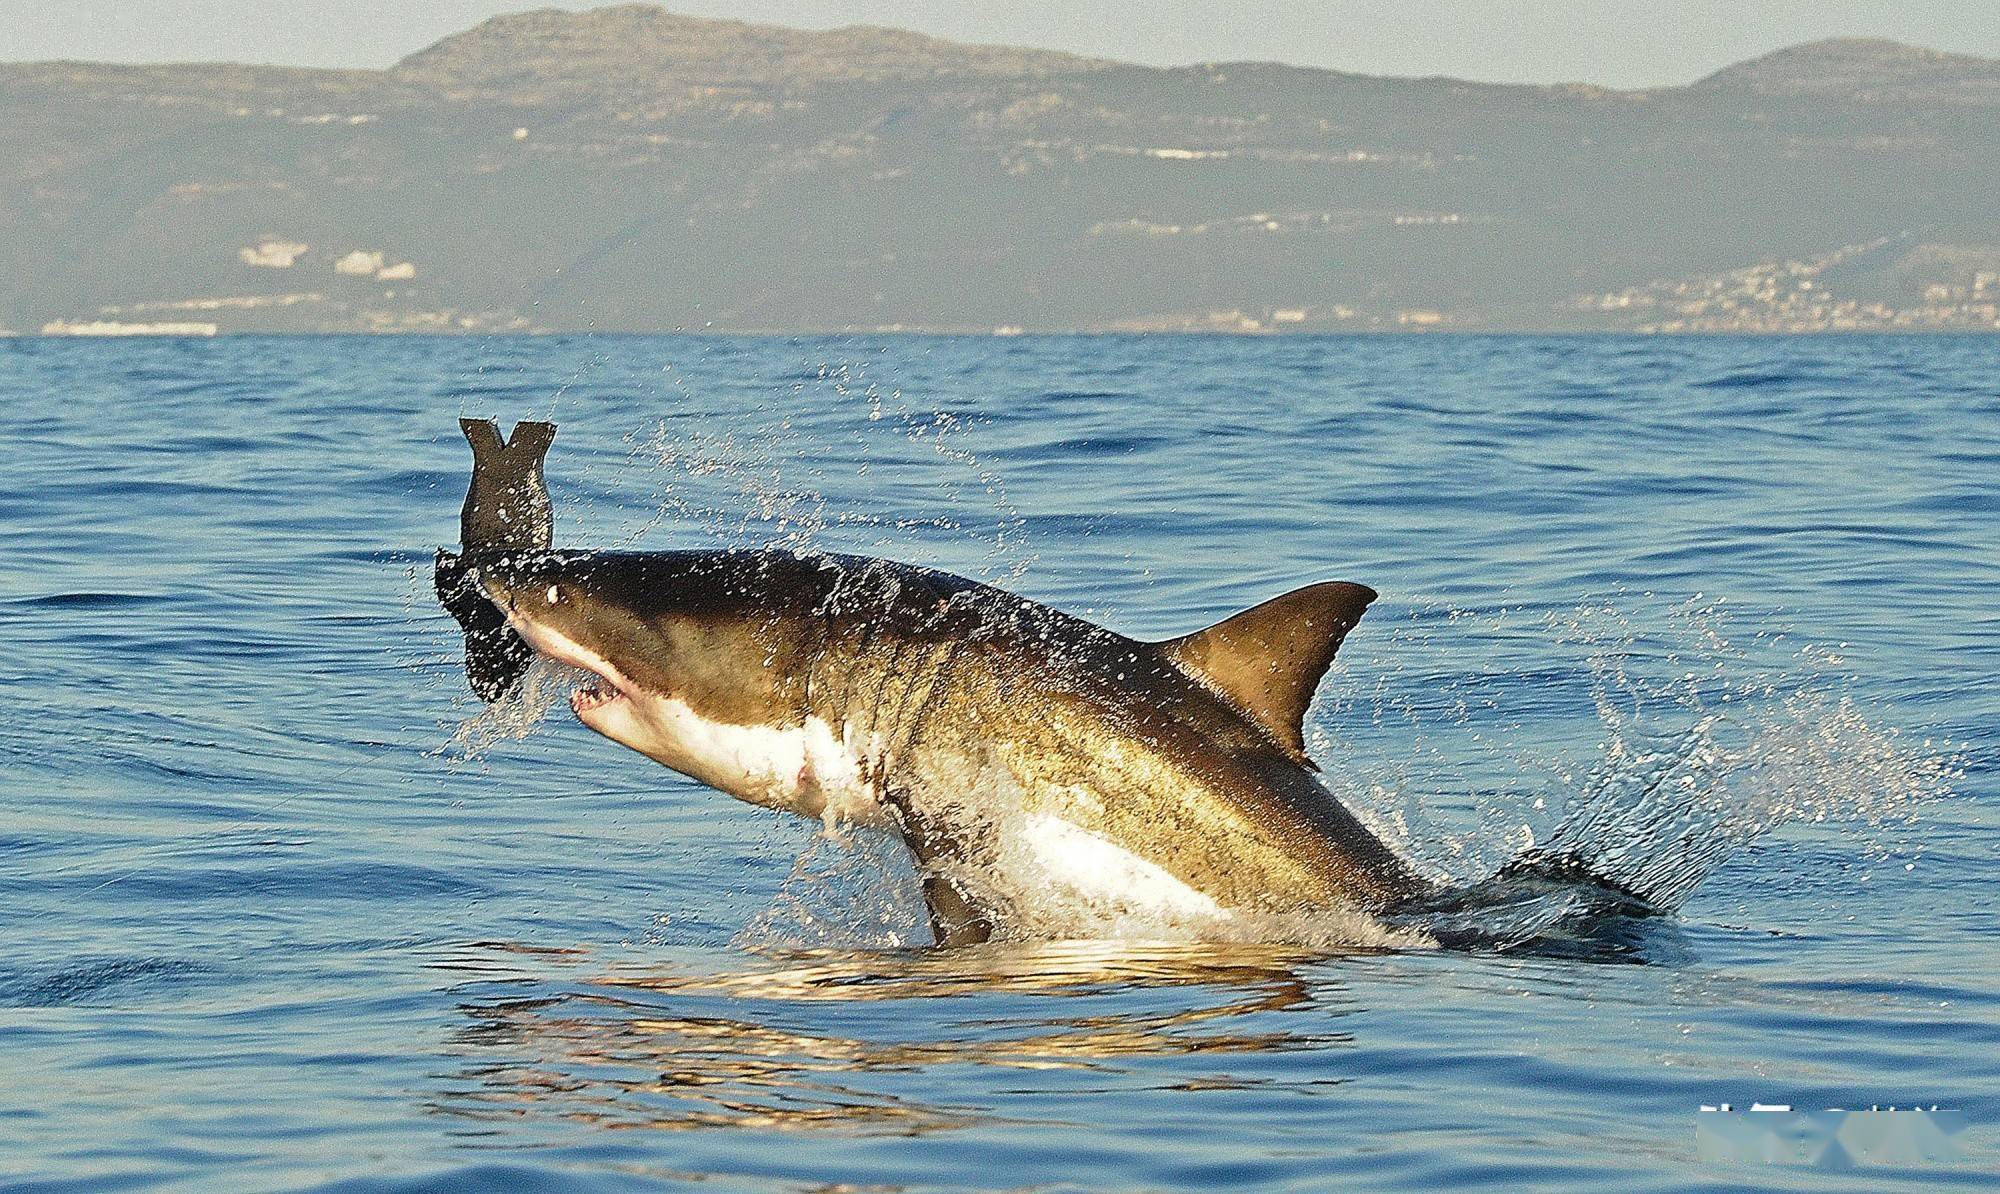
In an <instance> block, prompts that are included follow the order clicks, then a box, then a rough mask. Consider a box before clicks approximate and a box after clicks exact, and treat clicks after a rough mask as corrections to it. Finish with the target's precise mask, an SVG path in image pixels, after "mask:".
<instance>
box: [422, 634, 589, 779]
mask: <svg viewBox="0 0 2000 1194" xmlns="http://www.w3.org/2000/svg"><path fill="white" fill-rule="evenodd" d="M592 678H593V677H592V676H591V674H590V673H589V672H586V671H584V670H582V669H581V668H573V667H567V666H565V665H563V664H559V663H552V662H550V661H549V660H547V659H543V658H541V657H539V656H538V657H536V659H535V661H534V662H533V663H530V664H529V665H528V670H527V671H525V672H523V673H522V675H521V682H520V683H519V684H517V685H515V686H514V689H513V690H512V691H511V692H509V693H508V694H507V695H506V696H504V697H501V698H500V699H499V700H497V701H494V702H492V703H491V704H488V705H486V706H484V707H483V708H481V709H480V710H479V711H478V712H477V713H475V714H473V715H472V716H471V717H468V718H466V719H465V720H464V721H462V722H460V723H459V725H458V728H457V729H455V730H453V731H452V735H451V739H450V741H449V742H447V743H446V744H445V753H446V755H447V756H449V757H453V758H457V759H459V760H470V759H476V758H479V757H480V756H482V755H484V754H485V753H486V752H487V751H489V750H491V749H493V747H495V746H496V745H498V744H500V743H502V742H515V741H519V740H521V739H524V738H526V737H528V735H530V734H532V733H534V731H535V727H537V726H539V725H540V724H541V723H542V720H543V719H544V718H546V717H547V716H548V715H549V713H550V711H551V710H553V709H556V708H557V707H559V706H560V707H562V708H568V706H569V694H570V690H571V689H573V688H575V687H576V686H577V685H579V684H581V683H584V682H586V681H587V680H590V679H592Z"/></svg>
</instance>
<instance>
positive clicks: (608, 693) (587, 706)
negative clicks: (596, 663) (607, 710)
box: [569, 675, 625, 717]
mask: <svg viewBox="0 0 2000 1194" xmlns="http://www.w3.org/2000/svg"><path fill="white" fill-rule="evenodd" d="M624 699H625V694H624V693H623V692H622V691H620V690H619V688H618V686H617V685H616V684H613V683H612V682H611V681H609V680H606V679H605V678H604V677H602V676H596V675H593V676H591V677H590V678H589V679H588V680H585V681H583V682H582V683H581V684H578V685H577V686H576V687H575V688H573V689H571V690H570V694H569V707H570V708H571V709H572V710H574V711H575V712H576V714H577V716H579V717H581V716H582V715H583V714H585V713H588V712H590V711H591V710H592V709H602V708H603V707H604V706H606V705H609V704H611V703H612V702H614V701H622V700H624Z"/></svg>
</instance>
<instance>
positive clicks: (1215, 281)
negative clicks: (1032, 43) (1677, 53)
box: [0, 5, 2000, 332]
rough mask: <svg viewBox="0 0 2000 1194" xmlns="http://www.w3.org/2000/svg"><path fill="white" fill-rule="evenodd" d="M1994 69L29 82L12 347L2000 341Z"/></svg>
mask: <svg viewBox="0 0 2000 1194" xmlns="http://www.w3.org/2000/svg"><path fill="white" fill-rule="evenodd" d="M1997 118H2000V62H1996V61H1993V60H1988V59H1981V58H1970V57H1965V56H1960V55H1950V54H1940V53H1935V52H1932V51H1928V50H1922V49H1917V48H1914V47H1909V46H1902V45H1898V44H1896V43H1893V42H1881V41H1829V42H1818V43H1813V44H1811V45H1805V46H1797V47H1793V48H1791V49H1787V50H1782V51H1779V52H1778V53H1775V54H1770V55H1766V56H1765V57H1762V58H1758V59H1755V60H1753V61H1750V62H1746V63H1741V64H1738V65H1736V66H1732V67H1729V68H1727V69H1725V70H1722V71H1719V72H1717V73H1716V74H1714V75H1711V76H1710V77H1708V78H1706V79H1703V80H1701V81H1699V82H1696V83H1693V84H1691V85H1689V86H1686V87H1679V88H1666V89H1656V90H1649V91H1630V92H1624V91H1612V90H1607V89H1603V88H1596V87H1582V86H1570V87H1520V86H1499V85H1492V84H1482V83H1469V82H1463V81H1458V80H1451V79H1389V78H1373V77H1368V76H1361V75H1351V74H1343V73H1339V72H1333V71H1322V70H1307V69H1301V68H1296V67H1288V66H1280V65H1275V64H1270V63H1219V64H1205V65H1199V66H1190V67H1181V68H1175V69H1166V70H1161V69H1153V68H1148V67H1139V66H1131V65H1124V64H1119V63H1110V62H1102V61H1096V60H1091V59H1085V58H1078V57H1074V56H1071V55H1066V54H1059V53H1052V52H1047V51H1040V50H1028V49H1013V48H1005V47H991V46H968V45H960V44H956V43H952V42H946V41H940V40H938V39H935V38H929V37H924V36H920V35H918V34H914V33H907V32H902V31H897V30H890V29H876V28H852V29H841V30H833V31H829V32H817V33H815V32H803V31H799V30H792V29H781V28H776V27H771V26H759V25H749V24H744V23H741V22H735V21H710V20H699V19H695V18H690V17H681V16H675V15H673V14H671V13H668V12H665V11H663V10H661V9H657V8H653V7H649V6H644V5H629V6H624V7H618V8H608V9H599V10H597V11H595V12H589V13H571V12H563V11H556V10H543V11H539V12H530V13H522V14H518V15H513V16H504V17H496V18H494V19H492V20H490V21H487V22H485V23H483V24H481V25H479V26H478V27H476V28H474V29H471V30H468V31H466V32H464V33H460V34H457V35H454V36H452V37H448V38H446V39H444V40H443V41H441V42H439V43H437V44H436V45H434V46H431V47H429V48H428V49H424V50H421V51H419V52H417V53H414V54H412V55H411V56H410V57H408V58H406V59H404V60H403V61H402V62H400V63H398V64H397V65H396V66H394V67H392V68H391V69H389V70H386V71H322V70H302V69H287V68H277V67H249V66H215V65H180V66H109V65H96V64H88V63H67V62H65V63H35V64H26V65H0V327H11V328H13V329H14V330H16V331H26V332H33V331H38V330H42V329H44V328H48V329H49V330H52V331H64V330H84V331H99V332H102V331H116V330H121V329H122V330H130V329H132V328H134V327H145V326H149V325H163V324H171V325H188V327H190V328H191V329H193V330H206V329H207V328H208V327H210V326H213V327H214V328H216V329H218V330H221V331H233V330H250V329H298V330H325V331H336V330H338V331H351V330H359V331H399V330H417V331H425V330H437V331H472V330H480V331H485V330H542V329H573V328H606V329H632V330H651V329H671V328H691V329H714V330H802V331H819V330H840V329H861V328H911V329H918V328H922V329H944V330H974V331H992V330H994V329H996V328H997V329H1009V330H1011V329H1013V328H1022V329H1028V330H1035V329H1064V328H1081V329H1120V328H1129V329H1175V328H1201V329H1219V330H1236V331H1267V330H1279V331H1284V330H1330V329H1376V328H1387V329H1406V330H1426V329H1439V328H1444V329H1450V328H1524V329H1534V328H1641V327H1643V328H1652V329H1655V330H1700V329H1738V330H1801V329H1811V328H1857V329H1860V328H1898V327H1900V328H1924V327H1952V328H1985V329H1991V328H1993V327H1995V326H1996V324H2000V309H1996V303H2000V268H1996V266H2000V212H1996V209H1995V205H1994V202H1993V196H1994V195H1995V194H2000V119H1997Z"/></svg>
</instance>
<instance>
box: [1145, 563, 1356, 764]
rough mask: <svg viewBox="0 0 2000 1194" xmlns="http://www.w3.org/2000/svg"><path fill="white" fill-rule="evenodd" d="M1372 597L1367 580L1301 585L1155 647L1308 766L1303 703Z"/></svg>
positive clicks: (1317, 685)
mask: <svg viewBox="0 0 2000 1194" xmlns="http://www.w3.org/2000/svg"><path fill="white" fill-rule="evenodd" d="M1373 600H1375V590H1373V589H1371V588H1369V587H1368V586H1366V585H1357V584H1349V583H1348V582H1346V581H1326V582H1324V583H1322V584H1316V585H1307V586H1306V587H1305V588H1303V589H1294V590H1293V591H1291V592H1289V593H1286V594H1285V595H1284V596H1282V597H1273V598H1272V599H1271V600H1269V601H1266V602H1264V603H1263V604H1262V605H1257V606H1252V607H1251V608H1249V609H1247V610H1244V611H1243V612H1242V613H1240V614H1237V615H1236V616H1234V617H1231V618H1225V619H1223V620H1222V621H1220V622H1217V623H1216V624H1215V625H1213V626H1210V627H1209V628H1208V629H1206V630H1198V631H1196V632H1195V633H1193V634H1188V635H1182V636H1181V637H1180V638H1173V639H1168V640H1166V641H1165V642H1162V643H1159V644H1157V645H1156V647H1157V649H1158V650H1159V652H1160V653H1161V654H1162V655H1164V656H1165V657H1166V658H1167V659H1168V661H1170V662H1171V663H1173V664H1174V666H1176V667H1178V668H1180V669H1181V671H1183V672H1185V673H1187V674H1188V675H1189V676H1191V677H1193V678H1194V679H1195V680H1196V681H1197V682H1199V683H1201V684H1204V685H1206V686H1208V687H1209V688H1210V689H1213V690H1214V691H1215V692H1217V693H1219V694H1220V695H1221V696H1222V697H1223V699H1225V700H1227V701H1228V702H1229V703H1230V704H1232V705H1234V706H1235V707H1236V708H1237V709H1239V710H1240V711H1242V712H1243V713H1244V714H1245V715H1246V716H1248V717H1249V718H1250V719H1251V720H1252V721H1254V722H1256V723H1257V724H1258V725H1259V726H1261V727H1263V728H1264V729H1265V730H1266V731H1267V732H1269V733H1270V735H1271V737H1272V738H1273V739H1275V740H1276V741H1277V744H1278V745H1279V747H1281V748H1282V749H1283V750H1284V751H1285V753H1286V754H1287V755H1289V756H1291V757H1292V758H1293V759H1294V760H1296V761H1298V762H1300V763H1303V764H1305V765H1306V766H1308V767H1310V766H1312V760H1311V759H1309V758H1307V757H1306V744H1305V716H1306V707H1307V706H1308V705H1310V704H1312V698H1313V691H1314V689H1316V688H1318V687H1319V681H1320V677H1321V676H1324V675H1325V674H1326V669H1327V667H1328V666H1329V665H1331V664H1332V663H1333V656H1334V653H1335V652H1337V651H1339V650H1340V644H1341V642H1342V641H1343V640H1345V639H1346V638H1347V632H1348V631H1350V630H1352V629H1354V626H1355V624H1356V623H1357V622H1359V621H1360V620H1361V614H1362V612H1363V611H1364V610H1366V609H1367V608H1368V603H1369V602H1371V601H1373Z"/></svg>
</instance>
